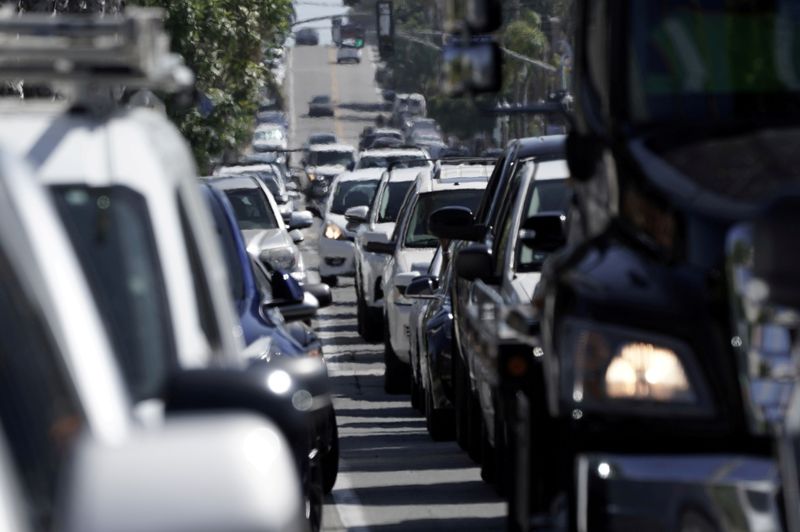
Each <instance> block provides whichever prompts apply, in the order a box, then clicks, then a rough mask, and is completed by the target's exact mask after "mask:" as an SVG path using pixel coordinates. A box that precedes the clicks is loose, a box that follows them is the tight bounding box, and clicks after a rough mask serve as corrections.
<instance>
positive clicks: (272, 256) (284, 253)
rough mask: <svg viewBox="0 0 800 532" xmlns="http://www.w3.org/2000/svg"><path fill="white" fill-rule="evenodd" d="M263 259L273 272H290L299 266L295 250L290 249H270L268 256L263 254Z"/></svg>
mask: <svg viewBox="0 0 800 532" xmlns="http://www.w3.org/2000/svg"><path fill="white" fill-rule="evenodd" d="M262 257H264V260H266V262H267V263H269V265H270V266H271V267H272V269H273V270H280V271H284V272H289V271H291V270H293V269H294V267H295V266H296V265H297V257H296V256H295V252H294V250H292V249H288V248H278V249H270V250H268V251H267V252H266V254H262Z"/></svg>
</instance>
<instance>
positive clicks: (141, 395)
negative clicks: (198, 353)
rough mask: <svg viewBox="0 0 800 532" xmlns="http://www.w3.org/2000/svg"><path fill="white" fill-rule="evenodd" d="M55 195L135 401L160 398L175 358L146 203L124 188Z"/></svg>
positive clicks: (71, 189)
mask: <svg viewBox="0 0 800 532" xmlns="http://www.w3.org/2000/svg"><path fill="white" fill-rule="evenodd" d="M52 192H53V196H54V199H55V203H56V206H57V208H58V211H59V214H60V215H61V218H62V220H63V221H64V227H65V228H66V229H67V232H68V234H69V237H70V239H71V241H72V244H73V246H75V250H76V251H77V255H78V258H79V259H80V261H81V266H82V267H83V270H84V272H85V274H86V277H87V279H88V281H89V284H90V285H91V288H92V293H93V294H94V297H95V300H96V301H97V305H98V307H99V309H100V314H101V315H102V316H103V319H104V320H105V323H106V327H107V328H108V330H109V333H110V336H111V340H112V342H113V343H114V348H115V349H114V353H115V354H116V355H117V357H118V359H119V363H120V367H121V369H122V371H123V373H124V376H125V379H126V381H127V383H128V386H129V388H130V391H131V395H132V396H133V398H134V399H136V400H141V399H145V398H151V397H156V396H158V395H159V394H160V393H161V386H162V384H163V382H164V378H165V377H166V374H167V370H168V367H169V365H170V364H171V361H172V360H174V359H175V357H176V353H175V346H174V344H173V336H172V329H171V327H170V318H169V314H168V310H167V308H168V305H167V298H166V289H165V286H164V279H163V275H162V271H161V264H160V261H159V255H158V250H157V247H156V241H155V236H154V233H153V228H152V224H151V220H150V216H149V214H148V210H147V203H146V201H145V199H144V197H143V196H141V195H140V194H138V193H136V192H134V191H132V190H130V189H128V188H125V187H121V186H115V187H103V188H92V187H88V186H82V185H75V186H73V185H66V186H57V187H53V189H52Z"/></svg>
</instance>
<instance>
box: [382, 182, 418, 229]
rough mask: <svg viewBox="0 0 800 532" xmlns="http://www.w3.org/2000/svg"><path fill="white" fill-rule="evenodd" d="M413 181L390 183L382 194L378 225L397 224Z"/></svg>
mask: <svg viewBox="0 0 800 532" xmlns="http://www.w3.org/2000/svg"><path fill="white" fill-rule="evenodd" d="M412 184H413V181H394V182H392V181H390V182H389V183H387V184H386V186H385V187H384V189H383V192H382V193H381V198H380V203H379V204H378V219H377V223H379V224H380V223H387V222H396V221H397V216H398V214H400V207H402V206H403V200H404V199H405V197H406V194H408V189H410V188H411V185H412Z"/></svg>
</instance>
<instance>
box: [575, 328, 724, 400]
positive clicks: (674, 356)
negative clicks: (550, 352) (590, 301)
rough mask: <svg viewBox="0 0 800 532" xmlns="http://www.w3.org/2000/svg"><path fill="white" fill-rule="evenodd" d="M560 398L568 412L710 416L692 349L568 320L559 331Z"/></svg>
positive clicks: (642, 334)
mask: <svg viewBox="0 0 800 532" xmlns="http://www.w3.org/2000/svg"><path fill="white" fill-rule="evenodd" d="M560 345H561V346H562V347H563V350H562V356H560V357H559V359H560V362H561V364H562V368H561V369H562V371H561V378H562V399H563V400H565V401H566V402H567V403H568V404H569V405H570V406H571V407H572V408H580V409H582V410H587V411H590V410H597V411H603V412H609V411H623V412H626V413H631V412H633V411H637V410H640V409H641V410H642V413H647V414H658V413H659V412H660V413H665V412H668V413H670V414H674V413H676V412H683V413H685V414H688V415H708V414H710V413H712V406H711V402H710V395H709V393H708V390H707V388H706V385H705V381H704V380H703V378H702V373H701V371H700V368H699V366H698V364H697V362H696V360H695V358H694V357H695V355H694V353H693V352H692V351H691V349H690V348H689V347H688V346H687V345H686V344H684V343H683V342H681V341H679V340H676V339H673V338H665V337H661V336H658V335H653V334H650V333H647V332H644V331H638V330H632V329H625V328H618V327H611V326H604V325H599V324H597V323H596V322H589V321H581V320H567V321H566V322H565V324H564V326H563V328H562V330H561V342H560Z"/></svg>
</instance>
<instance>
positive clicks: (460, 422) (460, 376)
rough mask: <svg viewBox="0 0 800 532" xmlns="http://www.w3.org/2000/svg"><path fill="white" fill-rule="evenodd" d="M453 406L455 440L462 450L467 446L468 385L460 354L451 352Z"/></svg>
mask: <svg viewBox="0 0 800 532" xmlns="http://www.w3.org/2000/svg"><path fill="white" fill-rule="evenodd" d="M452 356H453V408H454V409H455V425H456V442H457V443H458V446H459V447H461V448H462V449H463V450H465V451H466V450H467V449H468V447H469V429H468V427H469V411H468V410H467V393H469V386H468V384H467V382H466V375H465V374H464V364H463V362H462V360H461V355H460V354H459V353H458V352H455V349H454V352H453V355H452Z"/></svg>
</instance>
